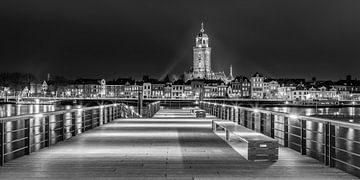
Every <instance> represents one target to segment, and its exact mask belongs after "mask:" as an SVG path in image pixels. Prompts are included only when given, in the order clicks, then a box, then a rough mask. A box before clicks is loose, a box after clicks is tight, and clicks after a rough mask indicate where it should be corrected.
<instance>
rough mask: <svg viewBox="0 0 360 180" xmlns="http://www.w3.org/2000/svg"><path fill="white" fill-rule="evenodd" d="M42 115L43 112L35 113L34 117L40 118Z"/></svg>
mask: <svg viewBox="0 0 360 180" xmlns="http://www.w3.org/2000/svg"><path fill="white" fill-rule="evenodd" d="M43 116H44V114H42V113H40V114H35V115H34V117H35V118H41V117H43Z"/></svg>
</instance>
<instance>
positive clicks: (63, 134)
mask: <svg viewBox="0 0 360 180" xmlns="http://www.w3.org/2000/svg"><path fill="white" fill-rule="evenodd" d="M60 117H62V122H63V128H62V137H63V141H65V140H66V137H67V134H66V113H65V114H62V115H61V116H60ZM60 120H61V119H60Z"/></svg>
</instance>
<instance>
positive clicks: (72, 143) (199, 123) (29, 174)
mask: <svg viewBox="0 0 360 180" xmlns="http://www.w3.org/2000/svg"><path fill="white" fill-rule="evenodd" d="M181 117H182V118H181ZM3 178H9V179H10V178H11V179H24V178H27V179H29V178H33V179H40V178H44V179H45V178H46V179H89V178H90V179H92V178H108V179H110V178H114V179H239V178H241V179H246V178H248V179H251V178H264V179H269V178H271V179H272V178H274V179H275V178H276V179H279V178H282V179H357V178H356V177H354V176H351V175H349V174H347V173H344V172H342V171H340V170H338V169H335V168H328V167H325V166H323V165H322V164H320V163H318V162H317V161H316V160H314V159H311V158H309V157H306V156H301V155H299V154H298V153H296V152H294V151H292V150H289V149H286V148H280V156H279V161H278V162H275V163H270V162H250V161H247V160H245V158H243V157H242V156H240V155H239V154H238V153H237V152H236V151H235V150H234V149H232V148H231V147H230V146H229V145H228V144H227V143H226V142H225V141H223V140H222V139H221V138H219V137H218V136H217V135H215V134H214V133H213V132H212V130H211V119H194V118H191V117H190V116H189V114H188V113H186V112H185V111H183V110H163V111H160V112H159V113H157V115H156V117H155V118H153V119H120V120H116V121H115V122H113V123H110V124H107V125H104V126H102V127H98V128H96V129H94V130H92V131H89V132H86V133H84V134H81V135H79V136H76V137H74V138H72V139H70V140H68V141H65V142H61V143H59V144H57V145H55V146H52V147H51V148H48V149H44V150H42V151H39V152H36V153H33V154H31V155H29V156H23V157H21V158H18V159H16V160H13V161H10V162H9V163H7V164H6V165H5V166H4V167H0V179H3Z"/></svg>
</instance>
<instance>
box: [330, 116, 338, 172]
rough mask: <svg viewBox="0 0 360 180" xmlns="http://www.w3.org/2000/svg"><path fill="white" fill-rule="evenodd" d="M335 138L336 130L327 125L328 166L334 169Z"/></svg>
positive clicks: (333, 126) (332, 126)
mask: <svg viewBox="0 0 360 180" xmlns="http://www.w3.org/2000/svg"><path fill="white" fill-rule="evenodd" d="M335 136H336V129H335V125H332V124H331V123H329V166H330V167H335V160H334V158H335V157H336V152H335Z"/></svg>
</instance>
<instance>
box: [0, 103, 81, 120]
mask: <svg viewBox="0 0 360 180" xmlns="http://www.w3.org/2000/svg"><path fill="white" fill-rule="evenodd" d="M75 107H76V108H79V107H81V106H80V105H76V106H71V105H20V104H2V105H0V117H9V116H16V115H24V114H32V113H43V112H49V111H58V110H63V109H71V108H75Z"/></svg>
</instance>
